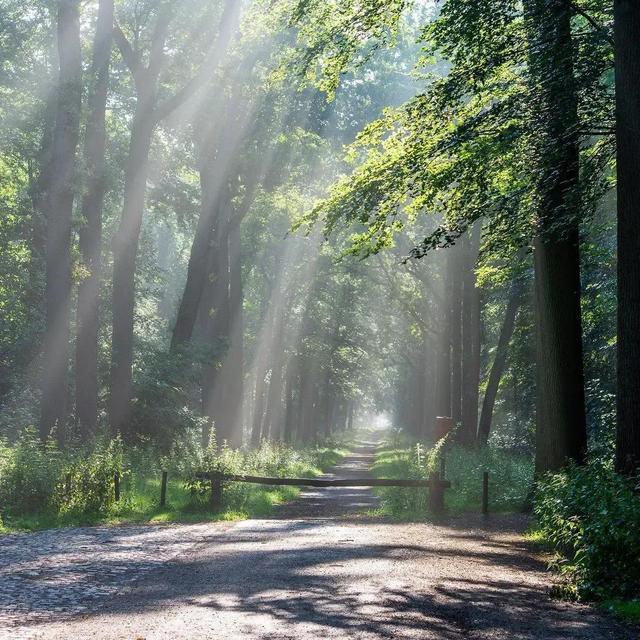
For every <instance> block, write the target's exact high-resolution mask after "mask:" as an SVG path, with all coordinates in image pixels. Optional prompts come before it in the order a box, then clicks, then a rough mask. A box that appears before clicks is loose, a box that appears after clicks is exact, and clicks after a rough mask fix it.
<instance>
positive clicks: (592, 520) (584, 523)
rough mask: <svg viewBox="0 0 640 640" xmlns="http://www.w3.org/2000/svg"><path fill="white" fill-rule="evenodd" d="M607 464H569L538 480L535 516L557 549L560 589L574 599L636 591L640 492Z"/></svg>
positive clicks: (638, 581) (639, 572) (639, 559)
mask: <svg viewBox="0 0 640 640" xmlns="http://www.w3.org/2000/svg"><path fill="white" fill-rule="evenodd" d="M634 489H637V487H635V488H634V483H633V482H631V481H630V480H628V479H626V478H623V477H621V476H619V475H618V474H616V473H615V471H614V470H613V468H612V465H611V464H608V463H602V462H594V463H591V464H589V465H586V466H584V467H578V466H571V467H569V468H568V469H567V470H566V471H565V472H563V473H556V474H549V475H547V476H545V477H544V478H543V479H542V480H540V481H539V482H538V485H537V491H536V498H535V507H534V510H535V514H536V517H537V520H538V525H539V527H540V530H541V532H542V534H543V536H544V538H545V539H546V540H547V541H548V542H549V543H551V544H552V545H553V547H554V548H555V549H556V550H557V551H558V552H559V554H560V555H559V559H558V562H557V565H558V567H559V569H560V571H561V572H562V574H563V575H564V577H565V579H566V583H565V584H566V588H565V592H566V593H569V594H573V595H575V596H576V597H578V598H588V599H593V598H597V599H600V598H610V597H623V598H626V597H633V596H638V595H640V496H639V495H638V493H637V492H636V491H635V490H634Z"/></svg>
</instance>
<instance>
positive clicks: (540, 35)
mask: <svg viewBox="0 0 640 640" xmlns="http://www.w3.org/2000/svg"><path fill="white" fill-rule="evenodd" d="M571 16H572V4H571V2H570V0H528V2H527V3H525V18H526V22H527V29H528V33H529V40H530V42H529V45H530V47H529V49H530V55H529V71H530V75H531V80H532V84H533V86H532V91H534V93H535V95H536V99H537V100H538V101H539V104H538V105H537V107H536V111H535V115H534V118H535V119H536V122H535V124H536V126H537V127H538V129H539V134H538V136H537V139H536V149H535V152H536V159H535V161H536V164H537V167H536V173H537V175H538V176H539V177H538V185H537V188H538V193H537V196H538V206H537V209H538V216H537V217H538V220H537V237H536V239H535V241H534V267H535V306H536V352H537V353H536V370H537V373H536V378H537V385H536V386H537V397H536V472H537V473H538V474H540V473H544V472H546V471H555V470H558V469H560V468H561V467H563V466H564V465H565V464H566V462H567V461H568V460H575V461H577V462H582V461H584V458H585V455H586V448H587V434H586V417H585V400H584V373H583V362H582V319H581V312H580V250H579V229H578V224H579V219H580V201H579V195H578V182H579V145H578V111H577V98H576V88H575V81H574V70H573V40H572V33H571Z"/></svg>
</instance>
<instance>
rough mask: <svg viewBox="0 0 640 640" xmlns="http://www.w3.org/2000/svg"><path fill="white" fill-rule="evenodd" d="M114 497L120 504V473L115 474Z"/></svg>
mask: <svg viewBox="0 0 640 640" xmlns="http://www.w3.org/2000/svg"><path fill="white" fill-rule="evenodd" d="M113 497H114V499H115V501H116V502H120V472H119V471H116V472H115V473H114V474H113Z"/></svg>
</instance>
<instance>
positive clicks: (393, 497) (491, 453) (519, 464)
mask: <svg viewBox="0 0 640 640" xmlns="http://www.w3.org/2000/svg"><path fill="white" fill-rule="evenodd" d="M443 455H444V458H445V462H446V471H445V475H446V477H447V479H448V480H451V489H449V490H448V491H447V492H446V504H447V507H448V508H449V509H450V510H452V511H479V510H480V506H481V495H482V473H483V471H488V472H489V481H490V492H489V499H490V508H491V510H492V511H510V510H511V511H512V510H520V509H521V508H522V506H523V504H524V502H525V499H526V497H527V495H528V493H529V491H530V489H531V486H532V484H533V463H532V462H531V460H530V459H529V458H527V457H525V456H518V455H513V454H510V453H508V452H507V451H504V450H502V449H493V448H490V447H485V448H484V449H481V450H477V449H465V448H463V447H458V446H451V445H450V443H448V438H443V439H442V440H440V441H438V442H436V443H435V445H434V446H433V447H432V448H430V449H427V448H426V447H424V446H423V445H421V444H416V445H414V447H413V448H411V449H399V450H398V449H395V450H387V451H383V452H381V453H379V454H378V456H377V459H376V463H375V465H374V469H373V470H374V473H375V474H376V476H378V477H386V478H391V477H395V478H427V477H428V476H429V475H430V473H432V472H434V471H438V469H439V468H440V459H441V457H442V456H443ZM379 493H380V494H381V495H382V497H383V506H384V508H385V510H386V511H388V512H389V513H391V514H392V515H394V516H399V517H407V516H409V517H414V516H416V517H417V516H420V517H422V516H423V515H424V513H425V511H426V508H427V492H426V491H425V490H423V489H415V490H411V489H404V488H385V489H382V490H380V492H379Z"/></svg>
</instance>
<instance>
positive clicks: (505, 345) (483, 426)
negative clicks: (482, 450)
mask: <svg viewBox="0 0 640 640" xmlns="http://www.w3.org/2000/svg"><path fill="white" fill-rule="evenodd" d="M521 295H522V294H521V285H520V283H519V282H518V280H514V282H513V285H512V287H511V292H510V294H509V300H508V302H507V308H506V311H505V314H504V321H503V323H502V329H501V330H500V337H499V338H498V346H497V347H496V355H495V357H494V358H493V364H492V365H491V371H490V373H489V380H488V381H487V389H486V391H485V394H484V399H483V401H482V412H481V413H480V425H479V426H478V440H477V443H478V446H480V447H484V446H485V445H486V444H487V442H488V441H489V433H490V432H491V422H492V420H493V409H494V407H495V403H496V397H497V395H498V388H499V387H500V381H501V380H502V374H503V372H504V366H505V364H506V362H507V352H508V350H509V343H510V342H511V336H512V335H513V330H514V328H515V326H516V316H517V315H518V309H519V307H520V302H521Z"/></svg>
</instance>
